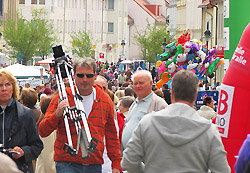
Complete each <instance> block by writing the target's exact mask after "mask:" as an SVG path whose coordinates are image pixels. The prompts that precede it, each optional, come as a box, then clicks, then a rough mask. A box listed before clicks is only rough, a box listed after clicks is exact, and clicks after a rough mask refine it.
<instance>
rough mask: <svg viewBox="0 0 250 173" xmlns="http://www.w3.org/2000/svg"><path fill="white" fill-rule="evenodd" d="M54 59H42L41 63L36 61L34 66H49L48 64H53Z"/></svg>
mask: <svg viewBox="0 0 250 173" xmlns="http://www.w3.org/2000/svg"><path fill="white" fill-rule="evenodd" d="M54 59H55V58H54V57H53V58H48V59H44V60H41V61H38V62H37V63H36V64H50V63H54Z"/></svg>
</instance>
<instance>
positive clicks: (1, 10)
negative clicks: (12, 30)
mask: <svg viewBox="0 0 250 173" xmlns="http://www.w3.org/2000/svg"><path fill="white" fill-rule="evenodd" d="M0 16H3V0H0Z"/></svg>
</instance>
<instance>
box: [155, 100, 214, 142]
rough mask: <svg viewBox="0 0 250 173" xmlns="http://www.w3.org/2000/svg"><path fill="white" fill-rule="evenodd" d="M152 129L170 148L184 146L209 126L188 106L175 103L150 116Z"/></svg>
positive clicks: (208, 122)
mask: <svg viewBox="0 0 250 173" xmlns="http://www.w3.org/2000/svg"><path fill="white" fill-rule="evenodd" d="M151 122H152V125H153V128H155V129H156V131H158V133H159V134H160V135H161V136H162V138H163V139H164V140H165V141H166V142H167V143H169V144H170V145H172V146H181V145H185V144H187V143H189V142H191V141H193V140H194V139H195V138H197V137H199V136H200V135H201V134H203V133H204V132H205V131H207V130H208V129H209V128H210V126H211V121H209V120H206V119H205V118H202V117H200V116H199V115H198V113H197V112H196V111H195V110H194V109H193V108H191V107H190V106H188V105H186V104H183V103H175V104H171V105H169V106H168V107H167V108H165V109H163V110H161V111H158V112H154V113H153V115H152V116H151Z"/></svg>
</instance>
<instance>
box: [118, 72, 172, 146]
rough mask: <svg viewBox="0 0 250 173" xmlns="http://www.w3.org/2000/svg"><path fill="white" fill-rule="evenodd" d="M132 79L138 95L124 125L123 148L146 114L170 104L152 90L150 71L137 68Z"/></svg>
mask: <svg viewBox="0 0 250 173" xmlns="http://www.w3.org/2000/svg"><path fill="white" fill-rule="evenodd" d="M132 80H133V89H134V92H135V93H136V95H137V96H138V97H137V98H136V100H135V101H134V103H133V104H132V105H131V107H130V109H129V112H128V115H127V119H126V122H125V125H124V129H123V133H122V146H123V148H126V144H127V143H128V141H129V139H130V138H131V136H132V133H133V131H134V129H135V128H136V126H137V124H138V123H139V122H140V120H141V119H142V118H143V117H144V116H145V115H146V114H148V113H151V112H152V111H159V110H161V109H164V108H165V107H167V105H168V104H167V103H166V101H165V100H164V99H162V98H161V97H159V96H157V95H156V94H155V93H154V92H153V91H152V86H153V80H152V76H151V73H150V72H149V71H146V70H137V71H136V72H135V73H134V75H133V76H132Z"/></svg>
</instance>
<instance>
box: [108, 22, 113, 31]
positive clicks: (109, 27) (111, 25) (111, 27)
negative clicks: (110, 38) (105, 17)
mask: <svg viewBox="0 0 250 173" xmlns="http://www.w3.org/2000/svg"><path fill="white" fill-rule="evenodd" d="M108 32H114V23H108Z"/></svg>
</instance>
